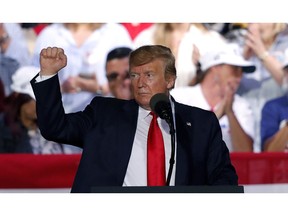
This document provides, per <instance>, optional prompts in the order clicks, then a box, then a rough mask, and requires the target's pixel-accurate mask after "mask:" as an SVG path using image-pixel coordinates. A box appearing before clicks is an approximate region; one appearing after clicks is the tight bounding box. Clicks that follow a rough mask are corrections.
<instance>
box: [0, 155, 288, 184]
mask: <svg viewBox="0 0 288 216" xmlns="http://www.w3.org/2000/svg"><path fill="white" fill-rule="evenodd" d="M80 157H81V156H80V155H75V154H74V155H32V154H1V155H0V188H2V189H9V188H10V189H11V188H71V186H72V183H73V180H74V176H75V173H76V170H77V167H78V165H79V161H80ZM231 160H232V164H233V165H234V166H235V168H236V171H237V174H238V177H239V184H240V185H249V184H273V183H288V154H287V153H231Z"/></svg>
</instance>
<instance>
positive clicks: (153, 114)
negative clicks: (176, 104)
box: [150, 112, 158, 119]
mask: <svg viewBox="0 0 288 216" xmlns="http://www.w3.org/2000/svg"><path fill="white" fill-rule="evenodd" d="M150 115H152V117H153V119H157V118H158V115H157V114H156V113H154V112H150Z"/></svg>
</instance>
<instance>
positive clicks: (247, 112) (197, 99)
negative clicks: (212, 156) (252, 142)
mask: <svg viewBox="0 0 288 216" xmlns="http://www.w3.org/2000/svg"><path fill="white" fill-rule="evenodd" d="M171 95H172V96H173V97H174V98H175V100H176V101H177V102H180V103H183V104H187V105H190V106H195V107H199V108H202V109H204V110H211V107H210V106H209V104H208V102H207V100H206V99H205V97H204V95H203V92H202V89H201V86H200V84H198V85H196V86H193V87H190V86H189V87H188V86H187V87H179V88H175V89H173V90H172V91H171ZM232 109H233V111H234V113H235V116H236V118H237V120H238V121H239V123H240V125H241V127H242V128H243V130H244V131H245V132H246V133H247V134H248V135H249V136H250V137H252V138H253V137H254V135H255V132H254V117H253V112H252V109H251V107H250V105H249V103H248V102H247V101H246V100H245V99H244V98H242V97H240V96H239V95H237V94H236V95H235V96H234V102H233V107H232ZM219 124H220V126H221V129H222V135H223V140H224V141H225V143H226V145H227V147H228V149H229V151H230V152H233V146H232V143H231V137H230V127H229V122H228V118H227V116H226V115H224V116H223V117H222V118H221V119H219Z"/></svg>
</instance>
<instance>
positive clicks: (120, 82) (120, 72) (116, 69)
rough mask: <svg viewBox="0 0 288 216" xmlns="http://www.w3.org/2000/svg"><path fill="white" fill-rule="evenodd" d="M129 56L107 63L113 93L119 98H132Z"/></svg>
mask: <svg viewBox="0 0 288 216" xmlns="http://www.w3.org/2000/svg"><path fill="white" fill-rule="evenodd" d="M128 71H129V58H128V57H127V58H122V59H113V60H111V61H108V62H107V64H106V76H107V79H108V83H109V89H110V91H111V93H112V95H113V96H114V97H116V98H119V99H131V89H130V87H131V82H130V77H129V73H128Z"/></svg>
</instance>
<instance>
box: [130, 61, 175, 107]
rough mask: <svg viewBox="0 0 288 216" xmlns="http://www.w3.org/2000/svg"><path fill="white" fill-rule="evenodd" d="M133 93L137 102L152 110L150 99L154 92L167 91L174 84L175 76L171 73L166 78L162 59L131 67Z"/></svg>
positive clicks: (166, 92)
mask: <svg viewBox="0 0 288 216" xmlns="http://www.w3.org/2000/svg"><path fill="white" fill-rule="evenodd" d="M130 76H131V88H132V94H133V96H134V98H135V100H136V101H137V103H138V104H139V105H140V106H141V107H142V108H144V109H146V110H151V108H150V105H149V103H150V99H151V97H152V96H153V95H154V94H157V93H165V94H166V95H168V92H169V89H171V88H172V87H173V86H174V83H175V77H174V76H172V75H170V76H169V77H166V79H165V68H164V63H163V61H162V60H154V61H152V62H150V63H147V64H144V65H141V66H136V67H131V69H130Z"/></svg>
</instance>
